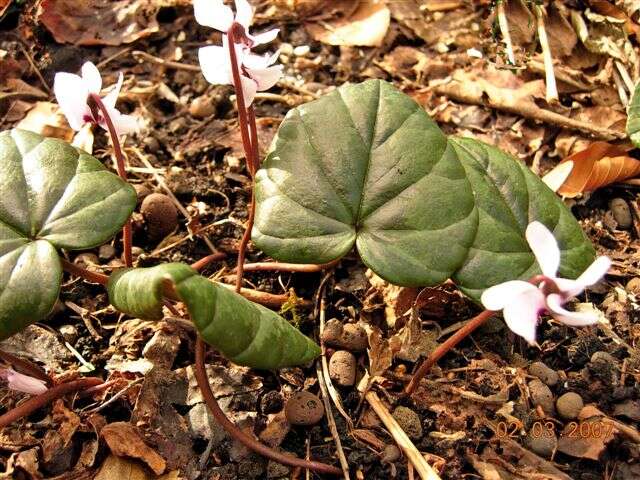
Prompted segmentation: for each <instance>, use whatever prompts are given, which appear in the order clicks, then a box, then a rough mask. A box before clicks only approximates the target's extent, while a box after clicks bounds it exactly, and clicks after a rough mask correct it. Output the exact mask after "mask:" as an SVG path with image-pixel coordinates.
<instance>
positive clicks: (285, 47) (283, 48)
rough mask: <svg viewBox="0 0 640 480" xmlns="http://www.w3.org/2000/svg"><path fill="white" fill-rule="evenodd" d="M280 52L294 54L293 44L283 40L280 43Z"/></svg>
mask: <svg viewBox="0 0 640 480" xmlns="http://www.w3.org/2000/svg"><path fill="white" fill-rule="evenodd" d="M279 50H280V53H282V54H284V55H291V54H293V50H294V48H293V45H291V44H290V43H287V42H283V43H281V44H280V48H279Z"/></svg>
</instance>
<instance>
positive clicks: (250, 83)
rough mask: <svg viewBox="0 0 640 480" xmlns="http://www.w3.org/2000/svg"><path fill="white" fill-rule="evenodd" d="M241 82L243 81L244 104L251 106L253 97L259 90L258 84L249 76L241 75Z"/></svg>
mask: <svg viewBox="0 0 640 480" xmlns="http://www.w3.org/2000/svg"><path fill="white" fill-rule="evenodd" d="M240 82H241V83H242V95H243V96H244V106H245V108H249V106H251V104H252V103H253V99H254V98H256V92H257V91H258V84H257V83H256V81H255V80H252V79H251V78H249V77H245V76H244V75H240Z"/></svg>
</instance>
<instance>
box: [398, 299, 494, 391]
mask: <svg viewBox="0 0 640 480" xmlns="http://www.w3.org/2000/svg"><path fill="white" fill-rule="evenodd" d="M495 313H496V312H494V311H493V310H485V311H483V312H481V313H479V314H478V315H476V316H475V317H473V318H472V319H471V320H469V322H468V323H467V324H466V325H465V326H464V327H462V328H461V329H460V330H458V331H457V332H456V333H454V334H453V335H451V336H450V337H449V338H448V339H447V341H445V342H443V343H441V344H440V345H438V348H436V349H435V350H434V351H433V352H431V355H429V357H428V358H426V359H425V360H424V361H423V362H422V364H421V365H420V367H419V368H418V370H417V371H416V373H414V374H413V377H412V378H411V381H410V382H409V384H408V385H407V387H406V388H405V389H404V393H405V395H411V394H412V393H413V391H414V390H415V389H416V387H417V386H418V383H420V380H422V378H423V377H424V376H425V375H426V374H427V373H428V372H429V370H430V369H431V367H432V366H433V365H435V363H436V362H437V361H438V360H440V359H441V358H442V357H443V356H444V355H445V354H446V353H447V352H448V351H449V350H451V349H452V348H453V347H455V346H456V345H457V344H458V343H460V342H461V341H462V340H463V339H465V338H466V337H467V336H468V335H470V334H471V332H473V331H474V330H475V329H476V328H478V327H479V326H480V325H482V324H483V323H484V322H486V321H487V320H489V319H490V318H491V317H492V316H493V315H494V314H495Z"/></svg>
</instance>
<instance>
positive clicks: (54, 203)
mask: <svg viewBox="0 0 640 480" xmlns="http://www.w3.org/2000/svg"><path fill="white" fill-rule="evenodd" d="M0 172H2V173H1V175H0V272H2V276H1V277H0V338H6V337H8V336H9V335H11V334H13V333H15V332H17V331H18V330H20V329H22V328H24V327H25V326H26V325H28V324H29V323H32V322H35V321H37V320H40V319H41V318H42V317H44V316H45V315H46V314H47V313H48V312H49V311H50V310H51V308H52V307H53V304H54V303H55V300H56V298H57V296H58V290H59V289H60V278H61V275H62V271H61V267H60V260H59V259H58V255H57V252H56V248H67V249H84V248H91V247H95V246H97V245H100V244H102V243H104V242H105V241H107V240H108V239H109V238H110V237H112V236H113V235H114V234H115V233H116V232H117V231H118V230H119V229H120V228H121V227H122V225H123V224H124V222H125V221H126V220H127V218H128V217H129V215H131V212H132V211H133V209H134V208H135V204H136V195H135V190H134V189H133V188H132V187H131V186H130V185H128V184H127V183H125V182H124V181H122V180H121V179H120V178H118V177H117V176H116V175H114V174H113V173H110V172H109V171H107V170H106V169H105V168H104V166H103V165H102V164H101V163H100V162H99V161H98V160H97V159H95V158H94V157H92V156H91V155H88V154H87V153H85V152H83V151H81V150H78V149H76V148H74V147H72V146H71V145H69V144H67V143H65V142H63V141H61V140H57V139H52V138H45V137H43V136H41V135H38V134H35V133H32V132H27V131H24V130H10V131H5V132H2V133H0Z"/></svg>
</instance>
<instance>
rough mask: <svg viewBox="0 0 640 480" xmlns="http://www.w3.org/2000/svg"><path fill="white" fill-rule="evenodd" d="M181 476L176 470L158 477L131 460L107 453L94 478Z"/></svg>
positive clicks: (176, 478)
mask: <svg viewBox="0 0 640 480" xmlns="http://www.w3.org/2000/svg"><path fill="white" fill-rule="evenodd" d="M181 478H182V477H181V476H180V474H179V472H178V471H177V470H175V471H173V472H169V473H167V474H165V475H162V476H160V477H158V476H156V475H152V474H151V473H150V472H149V471H147V470H145V469H144V468H143V467H142V465H140V464H139V463H137V462H134V461H133V460H128V459H126V458H120V457H116V456H115V455H109V456H108V457H107V459H106V460H105V461H104V463H103V464H102V467H101V468H100V471H99V472H98V474H97V475H96V477H95V480H115V479H117V480H181Z"/></svg>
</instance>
